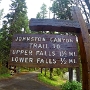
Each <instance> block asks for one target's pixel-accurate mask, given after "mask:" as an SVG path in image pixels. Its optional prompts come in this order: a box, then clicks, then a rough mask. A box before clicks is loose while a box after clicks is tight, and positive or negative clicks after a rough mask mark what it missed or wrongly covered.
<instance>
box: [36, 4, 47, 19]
mask: <svg viewBox="0 0 90 90" xmlns="http://www.w3.org/2000/svg"><path fill="white" fill-rule="evenodd" d="M46 17H47V6H46V4H44V3H43V4H42V6H41V11H40V12H38V13H37V15H36V18H38V19H45V18H46Z"/></svg>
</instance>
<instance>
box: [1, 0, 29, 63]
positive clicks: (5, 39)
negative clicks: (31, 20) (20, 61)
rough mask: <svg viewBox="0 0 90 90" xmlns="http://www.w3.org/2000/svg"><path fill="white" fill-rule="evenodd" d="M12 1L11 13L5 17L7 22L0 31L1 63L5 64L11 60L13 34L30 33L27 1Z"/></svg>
mask: <svg viewBox="0 0 90 90" xmlns="http://www.w3.org/2000/svg"><path fill="white" fill-rule="evenodd" d="M11 1H12V4H11V5H10V13H8V14H7V15H6V16H5V17H4V18H6V19H7V20H4V21H3V27H2V29H1V30H0V55H1V56H0V61H1V62H2V63H3V62H4V64H5V62H7V60H8V59H9V53H10V47H11V42H12V36H13V34H16V33H29V27H28V17H27V7H26V3H25V0H11ZM22 30H24V31H22Z"/></svg>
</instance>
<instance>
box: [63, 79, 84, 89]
mask: <svg viewBox="0 0 90 90" xmlns="http://www.w3.org/2000/svg"><path fill="white" fill-rule="evenodd" d="M61 90H82V85H81V83H79V82H76V81H72V82H69V81H67V82H66V83H65V84H63V85H62V86H61Z"/></svg>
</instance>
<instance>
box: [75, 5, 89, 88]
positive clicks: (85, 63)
mask: <svg viewBox="0 0 90 90" xmlns="http://www.w3.org/2000/svg"><path fill="white" fill-rule="evenodd" d="M73 10H74V11H73V12H74V13H75V14H74V16H75V17H76V18H77V20H78V22H79V24H80V28H81V32H80V33H79V34H78V41H79V45H80V54H81V63H82V81H83V90H90V37H89V33H88V29H87V26H86V24H85V21H84V19H83V17H82V14H81V12H80V9H79V8H78V7H73Z"/></svg>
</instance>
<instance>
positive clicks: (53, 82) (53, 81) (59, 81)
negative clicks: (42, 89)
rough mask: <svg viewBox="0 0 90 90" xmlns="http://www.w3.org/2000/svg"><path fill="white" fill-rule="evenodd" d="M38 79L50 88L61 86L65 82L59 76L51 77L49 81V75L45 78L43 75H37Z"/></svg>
mask: <svg viewBox="0 0 90 90" xmlns="http://www.w3.org/2000/svg"><path fill="white" fill-rule="evenodd" d="M38 79H39V80H40V81H42V82H44V83H46V84H49V85H52V86H57V87H58V86H60V85H62V84H63V83H64V82H65V81H64V80H63V79H61V78H60V77H59V76H53V78H52V79H50V76H49V73H47V75H46V76H45V75H44V73H42V74H41V73H39V74H38Z"/></svg>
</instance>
